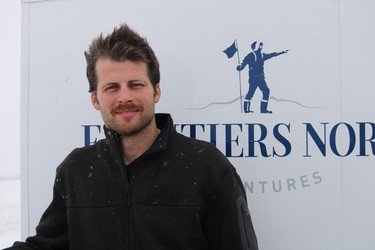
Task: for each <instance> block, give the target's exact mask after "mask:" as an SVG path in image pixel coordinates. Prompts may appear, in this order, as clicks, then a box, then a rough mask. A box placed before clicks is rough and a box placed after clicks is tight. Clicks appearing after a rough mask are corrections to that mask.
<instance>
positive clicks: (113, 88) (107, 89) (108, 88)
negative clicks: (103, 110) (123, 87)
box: [105, 85, 117, 91]
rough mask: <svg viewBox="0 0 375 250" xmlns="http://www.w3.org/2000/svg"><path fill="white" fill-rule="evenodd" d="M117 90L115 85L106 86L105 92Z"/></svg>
mask: <svg viewBox="0 0 375 250" xmlns="http://www.w3.org/2000/svg"><path fill="white" fill-rule="evenodd" d="M115 89H117V86H115V85H111V86H108V87H107V88H105V90H106V91H112V90H115Z"/></svg>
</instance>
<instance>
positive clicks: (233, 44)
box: [223, 41, 237, 58]
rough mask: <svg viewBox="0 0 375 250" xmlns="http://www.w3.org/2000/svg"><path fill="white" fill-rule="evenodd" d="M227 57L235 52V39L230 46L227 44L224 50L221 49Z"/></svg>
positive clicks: (230, 56)
mask: <svg viewBox="0 0 375 250" xmlns="http://www.w3.org/2000/svg"><path fill="white" fill-rule="evenodd" d="M223 52H224V53H225V54H226V55H227V57H228V58H232V57H233V56H234V54H236V52H237V46H236V41H234V42H233V43H232V45H231V46H229V47H228V48H227V49H226V50H224V51H223Z"/></svg>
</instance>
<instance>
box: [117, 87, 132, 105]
mask: <svg viewBox="0 0 375 250" xmlns="http://www.w3.org/2000/svg"><path fill="white" fill-rule="evenodd" d="M118 101H119V102H120V103H126V102H131V101H133V95H132V93H131V91H130V90H129V89H128V88H124V87H123V88H121V89H120V91H119V96H118Z"/></svg>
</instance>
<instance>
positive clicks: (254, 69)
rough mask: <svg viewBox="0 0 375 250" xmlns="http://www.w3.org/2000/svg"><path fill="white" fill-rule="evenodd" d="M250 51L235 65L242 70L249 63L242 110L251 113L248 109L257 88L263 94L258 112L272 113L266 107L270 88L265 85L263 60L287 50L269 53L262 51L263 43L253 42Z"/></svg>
mask: <svg viewBox="0 0 375 250" xmlns="http://www.w3.org/2000/svg"><path fill="white" fill-rule="evenodd" d="M251 49H252V52H250V53H249V54H248V55H247V56H246V57H245V58H244V60H243V62H242V63H241V64H240V65H238V66H237V70H238V71H241V70H243V69H244V68H245V67H246V66H247V65H249V91H248V92H247V94H246V96H245V100H244V104H243V105H244V112H245V113H252V112H253V111H251V110H250V104H251V99H252V98H253V96H254V93H255V90H256V89H257V88H259V89H260V91H261V92H262V94H263V97H262V101H261V103H260V112H261V113H264V114H269V113H272V111H269V110H268V109H267V107H268V100H269V97H270V89H269V88H268V86H267V83H266V79H265V76H264V61H266V60H268V59H270V58H272V57H275V56H279V55H282V54H284V53H287V52H288V51H289V50H284V51H281V52H274V53H270V54H266V53H262V49H263V43H262V42H257V41H255V42H253V43H252V44H251Z"/></svg>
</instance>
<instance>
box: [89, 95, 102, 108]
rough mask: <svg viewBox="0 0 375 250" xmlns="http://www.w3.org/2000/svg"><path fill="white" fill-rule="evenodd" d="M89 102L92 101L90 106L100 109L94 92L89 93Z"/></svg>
mask: <svg viewBox="0 0 375 250" xmlns="http://www.w3.org/2000/svg"><path fill="white" fill-rule="evenodd" d="M91 103H92V106H94V108H95V109H96V110H100V105H99V101H98V96H97V95H96V92H92V93H91Z"/></svg>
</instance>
